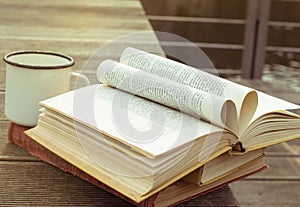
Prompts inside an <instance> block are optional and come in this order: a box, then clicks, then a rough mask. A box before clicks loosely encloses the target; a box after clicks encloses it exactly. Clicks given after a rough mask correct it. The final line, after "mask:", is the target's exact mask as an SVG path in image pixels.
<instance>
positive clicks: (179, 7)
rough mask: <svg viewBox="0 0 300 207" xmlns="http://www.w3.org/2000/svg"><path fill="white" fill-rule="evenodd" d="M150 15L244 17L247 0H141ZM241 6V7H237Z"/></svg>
mask: <svg viewBox="0 0 300 207" xmlns="http://www.w3.org/2000/svg"><path fill="white" fill-rule="evenodd" d="M141 1H142V3H143V6H144V8H145V10H146V13H147V14H148V15H166V16H167V15H168V16H188V17H219V18H244V17H245V13H246V5H247V1H246V0H197V1H181V0H160V1H157V2H155V4H153V1H152V0H141ZM236 8H239V9H236Z"/></svg>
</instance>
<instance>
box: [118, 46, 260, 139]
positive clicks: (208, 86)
mask: <svg viewBox="0 0 300 207" xmlns="http://www.w3.org/2000/svg"><path fill="white" fill-rule="evenodd" d="M120 61H121V62H122V63H124V64H126V65H129V66H132V67H134V68H138V69H141V70H143V71H146V72H148V73H152V74H155V75H158V76H160V77H163V78H167V79H170V80H173V81H175V82H179V83H182V84H185V85H188V86H190V87H193V88H196V89H199V90H202V91H204V92H207V93H210V94H214V95H216V96H220V97H223V98H224V99H230V100H232V101H233V102H234V103H235V105H236V110H237V111H236V113H237V116H238V126H239V134H241V133H242V132H243V131H244V130H245V129H246V128H247V126H248V125H249V122H250V120H251V119H252V116H253V114H254V113H255V110H256V107H257V102H258V97H257V93H256V91H255V90H253V89H251V88H248V87H245V86H242V85H239V84H236V83H233V82H231V81H228V80H226V79H223V78H220V77H218V76H215V75H212V74H209V73H207V72H204V71H201V70H198V69H196V68H193V67H190V66H187V65H184V64H181V63H178V62H176V61H173V60H170V59H167V58H163V57H160V56H158V55H154V54H150V53H147V52H145V51H142V50H138V49H135V48H127V49H125V50H124V51H123V53H122V55H121V60H120ZM228 121H231V122H234V120H230V118H228Z"/></svg>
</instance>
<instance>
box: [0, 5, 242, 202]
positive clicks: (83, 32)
mask: <svg viewBox="0 0 300 207" xmlns="http://www.w3.org/2000/svg"><path fill="white" fill-rule="evenodd" d="M141 31H148V32H149V33H150V35H149V33H148V35H149V39H150V40H151V41H146V42H144V43H140V42H139V43H136V42H135V41H133V42H131V43H130V45H131V46H134V44H136V45H141V44H142V45H143V47H148V48H155V49H156V50H159V49H160V47H159V44H158V42H157V40H156V38H155V36H154V35H153V33H152V35H151V31H152V28H151V26H150V24H149V22H148V20H147V19H146V17H145V13H144V10H143V9H142V6H141V4H140V2H139V1H138V0H107V1H105V0H87V1H79V0H71V1H70V0H59V1H53V0H43V1H37V0H27V1H23V0H14V1H9V0H0V56H2V57H3V56H4V54H6V53H8V52H11V51H14V50H25V49H26V50H51V51H56V52H61V53H66V54H68V55H70V56H72V57H73V58H74V59H75V62H76V65H75V69H77V70H80V69H81V68H82V67H84V64H85V61H86V60H88V59H89V56H90V55H91V54H93V53H95V51H97V50H99V48H100V47H102V46H104V45H105V44H106V43H108V42H109V41H112V40H114V39H116V38H119V37H120V36H122V35H128V34H133V33H136V32H141ZM131 40H132V39H131ZM126 44H127V43H126ZM126 44H125V45H126ZM114 49H116V50H118V49H120V48H118V47H115V48H114ZM111 51H112V50H110V52H108V53H109V54H102V53H100V55H105V56H107V57H113V56H115V55H116V54H115V53H114V52H111ZM4 68H5V65H4V63H3V62H1V63H0V180H1V182H0V206H2V205H4V206H18V205H21V206H23V205H39V206H49V205H65V206H79V205H85V206H104V205H105V206H119V204H120V203H118V202H122V201H119V200H118V199H117V198H116V197H112V196H111V195H109V194H108V193H107V192H105V191H103V190H101V189H99V188H96V187H95V186H93V185H91V184H89V183H87V182H85V181H83V180H81V179H79V178H77V177H74V176H72V175H70V174H68V173H64V172H62V171H60V170H58V169H57V168H55V167H53V166H50V165H48V164H45V163H43V162H41V161H39V160H38V159H36V158H34V157H32V156H30V155H29V154H28V153H27V152H26V151H25V150H23V149H21V148H19V147H17V146H15V145H13V144H11V143H8V140H7V127H8V123H9V122H8V120H7V119H6V117H5V116H4V96H5V69H4ZM89 69H90V71H89ZM93 70H95V68H92V67H91V68H88V69H87V70H85V71H84V72H86V73H87V75H89V76H90V78H91V80H92V82H93V81H95V78H94V79H93ZM199 201H200V202H201V206H223V205H226V206H237V204H236V202H235V199H234V197H233V196H232V194H231V191H230V189H229V188H228V187H227V188H226V187H225V188H223V189H221V190H218V191H215V192H213V193H210V194H208V195H206V196H203V197H201V198H200V200H199ZM199 201H198V202H197V203H199ZM128 206H129V204H128ZM184 206H195V202H193V201H192V202H190V203H187V204H185V205H184Z"/></svg>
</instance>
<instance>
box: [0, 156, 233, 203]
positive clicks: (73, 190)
mask: <svg viewBox="0 0 300 207" xmlns="http://www.w3.org/2000/svg"><path fill="white" fill-rule="evenodd" d="M20 178H21V179H20ZM33 178H34V179H33ZM0 179H1V181H2V183H1V185H0V200H1V204H0V205H3V206H16V205H18V206H20V205H21V206H23V205H27V206H28V205H29V206H32V205H38V206H49V204H51V205H52V206H82V205H85V206H110V207H113V206H115V207H122V206H124V207H125V206H126V207H129V206H132V205H131V204H129V203H127V202H125V201H123V200H121V199H119V198H117V197H115V196H113V195H111V194H110V193H108V192H106V191H104V190H102V189H100V188H97V187H95V186H94V185H91V184H89V183H87V182H85V181H83V180H81V179H79V178H77V177H75V176H72V175H70V174H68V173H64V172H63V171H60V170H58V169H57V168H55V167H53V166H50V165H48V164H45V163H42V162H10V161H6V162H1V163H0ZM28 183H30V185H28ZM230 196H231V191H230V189H229V188H228V187H224V188H222V189H219V190H217V191H214V192H213V193H209V194H207V195H205V196H200V197H199V198H197V199H196V200H192V201H190V202H185V203H183V204H181V205H178V206H195V205H197V206H224V205H226V206H237V204H236V201H235V199H234V197H231V198H230ZM199 204H200V205H199Z"/></svg>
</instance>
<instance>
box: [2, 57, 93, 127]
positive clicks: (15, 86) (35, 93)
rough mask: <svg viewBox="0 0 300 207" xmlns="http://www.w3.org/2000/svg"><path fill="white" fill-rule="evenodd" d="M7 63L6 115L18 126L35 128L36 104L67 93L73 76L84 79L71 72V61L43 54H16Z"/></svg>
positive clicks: (37, 107)
mask: <svg viewBox="0 0 300 207" xmlns="http://www.w3.org/2000/svg"><path fill="white" fill-rule="evenodd" d="M3 60H4V62H6V91H5V115H6V117H7V118H8V119H9V120H10V121H12V122H14V123H16V124H20V125H24V126H35V125H36V124H37V121H38V115H39V108H40V107H39V105H38V104H39V102H40V101H42V100H44V99H47V98H50V97H53V96H56V95H59V94H62V93H65V92H67V91H69V90H70V82H71V78H72V77H76V78H79V79H82V81H83V82H84V84H85V85H89V80H88V78H87V77H86V76H84V75H82V74H80V73H74V72H72V71H71V68H72V66H73V65H74V60H73V59H72V58H71V57H69V56H67V55H64V54H58V53H54V52H45V51H17V52H12V53H9V54H7V55H5V56H4V58H3Z"/></svg>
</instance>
